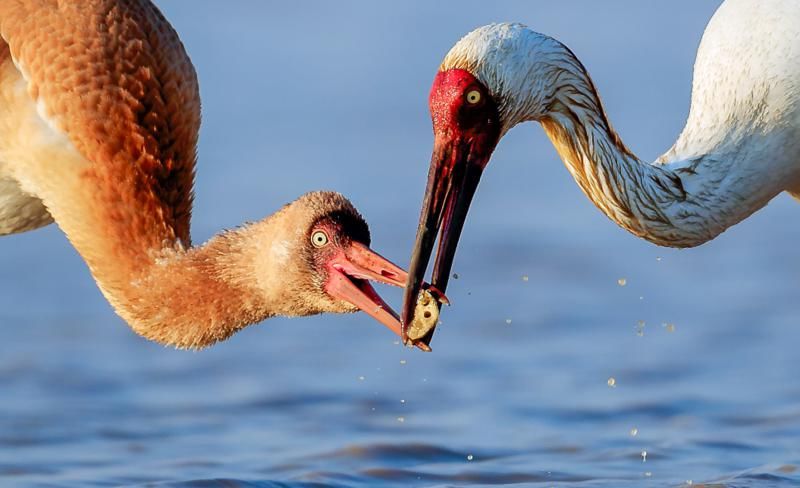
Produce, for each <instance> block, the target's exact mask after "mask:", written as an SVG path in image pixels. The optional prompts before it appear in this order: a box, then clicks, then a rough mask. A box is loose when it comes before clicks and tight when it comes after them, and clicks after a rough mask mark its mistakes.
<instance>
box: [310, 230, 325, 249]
mask: <svg viewBox="0 0 800 488" xmlns="http://www.w3.org/2000/svg"><path fill="white" fill-rule="evenodd" d="M311 244H314V247H323V246H325V245H326V244H328V234H326V233H325V232H324V231H321V230H318V231H315V232H314V233H313V234H311Z"/></svg>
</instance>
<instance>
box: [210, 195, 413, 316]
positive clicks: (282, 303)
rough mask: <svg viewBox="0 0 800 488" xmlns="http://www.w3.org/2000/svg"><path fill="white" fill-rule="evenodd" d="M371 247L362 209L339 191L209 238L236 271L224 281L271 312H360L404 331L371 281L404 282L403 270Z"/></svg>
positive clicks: (304, 200) (296, 203)
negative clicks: (250, 296) (262, 304)
mask: <svg viewBox="0 0 800 488" xmlns="http://www.w3.org/2000/svg"><path fill="white" fill-rule="evenodd" d="M369 245H370V233H369V227H368V226H367V223H366V222H365V221H364V218H363V217H362V216H361V214H360V213H359V212H358V211H357V210H356V209H355V207H354V206H353V205H352V204H351V203H350V201H348V200H347V199H346V198H345V197H344V196H342V195H341V194H339V193H334V192H324V191H320V192H312V193H307V194H305V195H303V196H301V197H300V198H298V199H297V200H295V201H293V202H291V203H289V204H287V205H286V206H284V207H283V208H282V209H281V210H279V211H278V212H276V213H275V214H273V215H272V216H270V217H268V218H267V219H265V220H263V221H260V222H257V223H255V224H252V225H249V226H246V227H243V228H241V229H238V230H235V231H231V232H227V233H224V234H222V235H220V236H218V237H216V238H215V239H214V240H213V241H212V242H209V246H211V247H213V248H218V249H219V250H220V252H219V253H218V254H217V256H218V259H220V260H221V261H223V262H222V263H221V266H220V267H221V268H222V269H229V270H231V274H230V275H228V276H225V277H224V278H225V279H226V281H229V282H234V283H232V284H236V285H238V286H241V287H243V288H245V289H249V290H250V292H251V293H254V294H256V295H259V298H260V300H263V302H264V304H265V306H266V308H267V309H269V310H270V311H271V315H285V316H301V315H313V314H318V313H326V312H327V313H348V312H356V311H358V310H363V311H364V312H366V313H368V314H370V315H371V316H373V317H374V318H375V319H377V320H378V321H380V322H381V323H383V324H384V325H386V326H387V327H389V328H390V329H392V330H398V331H399V327H400V324H399V321H398V320H397V316H396V315H395V314H394V312H393V311H392V310H391V309H390V308H389V307H388V306H387V305H386V304H385V303H384V302H383V300H382V299H381V298H380V296H378V294H377V293H376V292H375V290H374V289H373V288H372V286H371V285H370V284H369V282H368V280H373V281H379V282H383V283H386V284H389V285H394V286H405V282H406V278H407V275H406V272H405V271H403V270H402V269H401V268H399V267H398V266H396V265H394V264H392V263H391V262H389V261H388V260H386V259H385V258H383V257H381V256H380V255H379V254H377V253H375V252H374V251H372V250H370V249H369ZM227 260H231V262H228V263H227V264H228V265H227V266H226V265H225V261H227ZM233 261H235V262H233ZM243 268H244V269H248V270H249V272H247V273H242V269H243ZM237 281H238V283H236V282H237Z"/></svg>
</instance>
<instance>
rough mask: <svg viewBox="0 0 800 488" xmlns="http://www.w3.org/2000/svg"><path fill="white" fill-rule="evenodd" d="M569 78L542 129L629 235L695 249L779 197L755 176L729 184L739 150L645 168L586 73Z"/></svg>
mask: <svg viewBox="0 0 800 488" xmlns="http://www.w3.org/2000/svg"><path fill="white" fill-rule="evenodd" d="M571 74H572V76H571V77H566V76H565V77H564V79H565V80H566V81H565V82H564V84H563V85H562V86H561V88H560V89H558V90H557V91H556V94H555V96H554V97H553V101H552V103H551V105H550V110H549V112H548V114H547V115H546V116H544V117H542V118H540V119H539V122H540V123H541V125H542V127H543V129H544V131H545V133H546V134H547V136H548V137H549V138H550V140H551V142H552V143H553V145H554V146H555V148H556V150H557V151H558V153H559V155H560V156H561V159H562V160H563V161H564V163H565V165H566V167H567V169H568V170H569V172H570V173H571V174H572V176H573V177H574V178H575V181H576V182H577V183H578V186H579V187H580V188H581V190H582V191H583V192H584V194H586V196H587V197H589V199H590V200H591V201H592V202H593V203H594V204H595V205H596V206H597V207H598V208H599V209H600V210H601V211H602V212H603V213H605V214H606V215H607V216H608V217H609V218H610V219H611V220H613V221H614V222H616V223H617V224H619V225H620V226H621V227H623V228H624V229H626V230H628V231H629V232H631V233H633V234H635V235H637V236H639V237H642V238H644V239H646V240H648V241H650V242H653V243H655V244H658V245H662V246H669V247H693V246H697V245H699V244H702V243H704V242H707V241H709V240H711V239H713V238H714V237H716V236H717V235H719V234H720V233H722V232H723V231H724V230H725V229H727V228H728V227H730V226H731V225H734V224H736V223H738V222H739V221H741V220H742V219H744V218H746V217H747V216H749V215H750V214H752V213H753V212H755V211H756V210H757V209H759V208H761V207H763V206H764V205H766V203H767V202H768V201H769V200H770V199H771V198H772V197H774V196H775V195H777V194H778V193H780V191H781V188H778V187H777V186H776V185H774V184H763V183H762V182H759V181H757V178H756V176H757V172H752V174H748V175H749V176H750V177H744V176H746V174H745V173H742V176H743V177H742V178H726V177H725V176H726V175H728V174H729V172H730V171H732V170H734V169H735V168H737V166H742V158H741V153H742V152H741V144H740V145H738V146H733V145H731V146H727V147H722V146H718V147H715V148H714V150H713V151H709V152H705V153H702V154H691V156H689V157H677V155H675V154H673V155H672V156H673V159H671V160H668V158H667V157H666V156H665V157H664V158H662V160H660V161H659V162H657V163H654V164H650V163H646V162H643V161H642V160H640V159H639V158H638V157H636V155H635V154H633V152H631V151H630V150H629V149H628V148H627V147H626V146H625V144H624V143H623V142H622V139H621V138H620V137H619V135H618V134H617V133H616V132H615V131H614V129H613V128H612V126H611V124H610V122H609V121H608V118H607V116H606V114H605V111H604V110H603V107H602V104H601V102H600V98H599V96H598V95H597V92H596V90H595V88H594V85H593V83H592V81H591V79H590V78H589V75H588V74H587V73H586V72H585V70H583V68H582V66H580V69H579V70H572V71H571ZM686 146H687V147H688V146H691V145H690V144H687V145H686ZM668 154H669V153H668Z"/></svg>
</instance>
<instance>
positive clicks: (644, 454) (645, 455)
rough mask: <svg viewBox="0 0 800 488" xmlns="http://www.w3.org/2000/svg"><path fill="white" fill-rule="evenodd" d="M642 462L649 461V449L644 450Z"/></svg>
mask: <svg viewBox="0 0 800 488" xmlns="http://www.w3.org/2000/svg"><path fill="white" fill-rule="evenodd" d="M642 462H643V463H646V462H647V451H642Z"/></svg>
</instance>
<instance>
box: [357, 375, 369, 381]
mask: <svg viewBox="0 0 800 488" xmlns="http://www.w3.org/2000/svg"><path fill="white" fill-rule="evenodd" d="M365 379H367V377H366V376H359V377H358V380H359V381H364V380H365Z"/></svg>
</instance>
